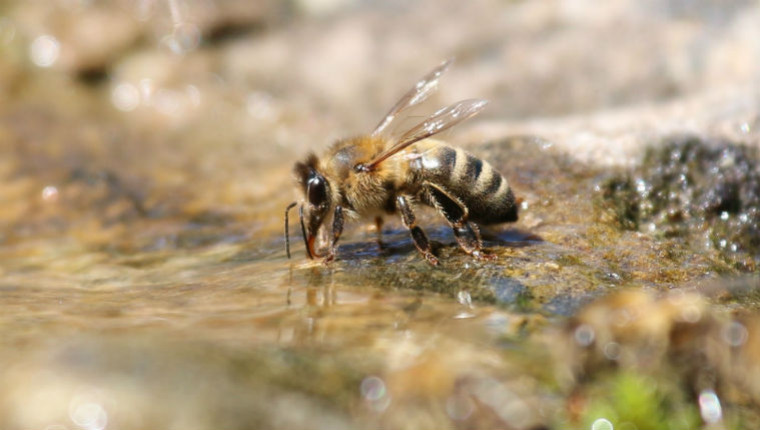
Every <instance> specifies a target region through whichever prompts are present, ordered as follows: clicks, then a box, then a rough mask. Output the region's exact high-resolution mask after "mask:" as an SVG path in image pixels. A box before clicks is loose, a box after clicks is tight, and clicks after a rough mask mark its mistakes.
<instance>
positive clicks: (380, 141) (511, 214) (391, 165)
mask: <svg viewBox="0 0 760 430" xmlns="http://www.w3.org/2000/svg"><path fill="white" fill-rule="evenodd" d="M451 62H452V60H448V61H445V62H443V63H442V64H440V65H439V66H438V67H436V68H435V69H433V70H432V71H431V72H430V73H428V74H427V75H425V76H424V77H423V78H422V79H420V80H419V81H418V82H417V83H416V85H414V87H412V89H411V90H409V91H408V92H407V93H406V94H404V95H403V96H402V97H401V99H400V100H399V101H398V102H397V103H396V104H395V105H394V106H393V107H392V108H391V110H390V111H389V112H388V113H387V114H386V115H385V117H383V119H382V120H381V121H380V123H379V124H378V125H377V127H375V129H374V131H373V132H372V133H371V134H369V135H361V136H357V137H352V138H348V139H343V140H339V141H337V142H335V143H334V144H333V145H332V146H331V147H330V148H329V149H328V150H327V151H326V153H325V154H324V156H323V157H322V158H321V159H320V158H317V156H316V155H314V154H313V153H311V154H309V155H308V156H307V157H306V159H305V161H302V162H298V163H296V164H295V166H294V169H293V172H294V176H295V180H296V182H297V185H298V188H299V189H300V190H301V191H302V192H303V196H304V197H303V199H302V201H301V204H300V206H299V208H298V213H299V218H300V221H301V233H302V235H303V239H304V244H305V247H306V255H307V256H308V257H309V258H310V259H313V258H315V257H318V258H321V257H323V256H321V255H318V254H317V252H316V249H315V241H316V238H317V237H318V234H319V233H320V232H322V233H323V234H324V233H327V235H326V236H327V240H328V241H329V250H328V252H327V254H326V255H324V261H325V262H329V261H332V260H333V259H334V258H335V250H336V246H337V243H338V239H339V238H340V235H341V233H342V232H343V224H344V220H345V219H346V218H349V219H359V218H364V219H372V218H373V217H374V219H375V222H376V224H377V229H378V238H379V234H380V231H381V227H382V220H383V216H386V215H393V214H399V215H400V216H401V221H402V222H403V224H404V226H405V227H406V228H407V229H409V232H410V234H411V237H412V240H413V242H414V245H415V247H416V248H417V249H418V250H419V252H420V253H421V254H422V256H423V257H424V258H425V259H426V260H427V261H428V262H429V263H430V264H432V265H437V264H438V259H437V258H436V256H435V255H433V252H432V250H431V246H430V241H429V240H428V238H427V236H426V235H425V232H424V231H423V230H422V229H421V228H420V226H419V225H417V220H416V217H415V208H416V207H417V206H418V205H425V206H431V207H433V208H435V209H436V210H437V211H438V212H439V213H440V214H441V215H443V217H444V218H445V219H446V221H447V222H448V224H449V225H450V226H451V228H452V229H453V231H454V237H455V238H456V240H457V242H458V244H459V246H460V247H461V248H462V249H463V250H464V251H465V252H466V253H468V254H470V255H471V256H473V257H474V258H476V259H492V258H493V256H492V255H491V254H487V253H485V252H484V251H483V250H482V241H481V238H480V232H479V229H478V227H477V225H476V224H475V223H480V224H484V225H487V224H498V223H503V222H513V221H516V220H517V202H516V200H515V196H514V194H513V193H512V190H511V188H510V186H509V183H508V182H507V180H506V179H505V178H504V176H502V175H501V174H500V173H499V172H497V171H496V170H495V169H494V168H493V167H491V165H490V164H488V163H487V162H485V161H483V160H480V159H478V158H476V157H474V156H472V155H470V154H468V153H466V152H464V151H463V150H461V149H459V148H455V147H452V146H449V145H448V144H446V143H444V142H441V141H438V140H433V139H429V138H430V137H431V136H434V135H436V134H438V133H441V132H442V131H444V130H447V129H449V128H451V127H453V126H455V125H457V124H459V123H461V122H462V121H464V120H466V119H468V118H470V117H472V116H474V115H476V114H477V113H479V112H480V111H482V110H483V108H484V107H485V106H486V104H487V102H486V101H485V100H479V99H469V100H463V101H460V102H458V103H455V104H453V105H450V106H448V107H445V108H442V109H440V110H438V111H437V112H435V113H434V114H432V115H431V116H429V117H428V118H427V119H425V120H424V121H422V122H421V123H419V124H417V125H416V126H414V127H412V128H411V129H409V130H408V131H406V132H404V133H402V134H401V135H400V136H398V137H391V136H388V133H386V131H387V130H388V127H389V125H390V124H391V123H392V122H393V121H394V120H395V119H396V118H398V116H399V114H400V113H402V112H403V111H405V110H406V109H408V108H410V107H412V106H415V105H417V104H419V103H421V102H422V101H424V100H425V99H427V98H428V97H429V96H430V94H432V93H433V92H434V91H435V90H436V89H437V87H438V81H439V80H440V78H441V76H442V75H443V74H444V72H446V70H447V69H448V68H449V66H450V65H451ZM297 204H298V203H297V202H293V203H291V204H290V205H289V206H288V207H287V209H286V210H285V239H286V250H287V255H288V258H290V243H289V234H288V213H289V211H290V210H291V209H292V208H293V207H295V206H296V205H297ZM330 219H331V223H332V230H331V231H330V232H327V231H325V230H324V229H323V226H324V225H325V224H326V223H329V222H330ZM325 228H326V227H325ZM378 243H380V241H379V239H378Z"/></svg>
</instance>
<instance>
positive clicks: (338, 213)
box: [323, 205, 343, 264]
mask: <svg viewBox="0 0 760 430" xmlns="http://www.w3.org/2000/svg"><path fill="white" fill-rule="evenodd" d="M342 233H343V208H342V207H341V206H340V205H338V206H335V212H333V223H332V241H331V242H330V251H329V252H328V253H327V255H326V256H325V258H324V260H323V262H324V263H325V264H327V263H329V262H331V261H333V260H335V250H336V248H337V245H338V239H340V235H341V234H342Z"/></svg>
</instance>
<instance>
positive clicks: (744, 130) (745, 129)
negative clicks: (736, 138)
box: [739, 122, 750, 134]
mask: <svg viewBox="0 0 760 430" xmlns="http://www.w3.org/2000/svg"><path fill="white" fill-rule="evenodd" d="M739 130H741V132H742V133H744V134H747V133H749V132H750V127H749V124H748V123H746V122H744V123H742V125H740V126H739Z"/></svg>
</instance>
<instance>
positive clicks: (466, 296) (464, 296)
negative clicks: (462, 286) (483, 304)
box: [457, 290, 472, 308]
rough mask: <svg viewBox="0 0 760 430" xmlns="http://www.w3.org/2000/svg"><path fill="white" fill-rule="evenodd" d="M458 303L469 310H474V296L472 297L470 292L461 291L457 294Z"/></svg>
mask: <svg viewBox="0 0 760 430" xmlns="http://www.w3.org/2000/svg"><path fill="white" fill-rule="evenodd" d="M457 301H458V302H459V304H461V305H462V306H466V307H468V308H472V296H470V292H469V291H464V290H462V291H459V292H458V293H457Z"/></svg>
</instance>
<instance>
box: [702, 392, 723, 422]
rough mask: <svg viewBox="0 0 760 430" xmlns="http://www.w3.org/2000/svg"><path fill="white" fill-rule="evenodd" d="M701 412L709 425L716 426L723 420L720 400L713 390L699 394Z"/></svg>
mask: <svg viewBox="0 0 760 430" xmlns="http://www.w3.org/2000/svg"><path fill="white" fill-rule="evenodd" d="M699 412H700V414H701V415H702V419H703V420H705V422H706V423H707V424H715V423H717V422H719V421H720V420H721V419H722V418H723V410H722V408H721V406H720V399H719V398H718V395H717V394H715V392H714V391H713V390H704V391H702V392H701V393H699Z"/></svg>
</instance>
